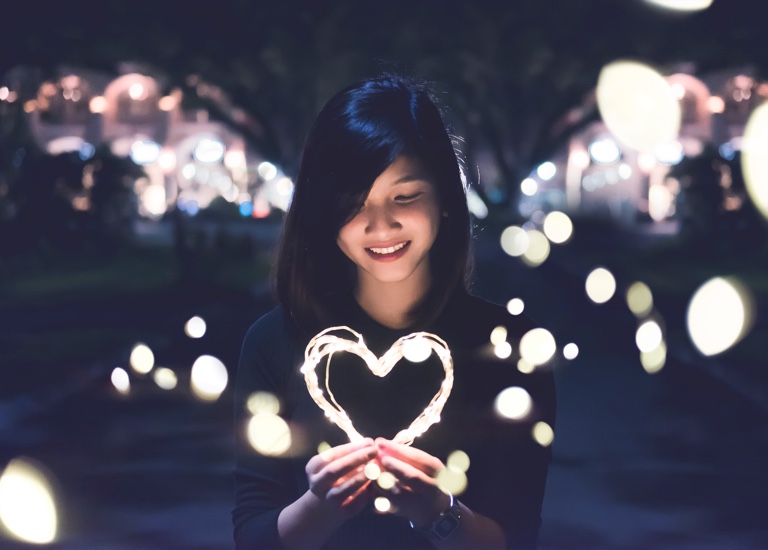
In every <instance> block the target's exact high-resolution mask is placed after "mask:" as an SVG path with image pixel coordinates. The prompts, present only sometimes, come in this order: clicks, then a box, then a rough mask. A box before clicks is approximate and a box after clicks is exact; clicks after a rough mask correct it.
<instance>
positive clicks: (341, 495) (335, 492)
mask: <svg viewBox="0 0 768 550" xmlns="http://www.w3.org/2000/svg"><path fill="white" fill-rule="evenodd" d="M370 482H371V480H370V479H368V478H367V477H365V475H364V474H356V475H354V476H351V477H350V478H349V479H348V480H347V481H345V482H344V483H341V484H339V485H337V486H335V487H332V488H331V489H330V490H329V491H328V493H326V498H327V499H328V500H336V501H341V502H345V501H347V500H348V499H349V498H350V497H354V496H357V495H358V494H359V493H362V492H364V491H365V489H366V486H367V485H368V484H369V483H370Z"/></svg>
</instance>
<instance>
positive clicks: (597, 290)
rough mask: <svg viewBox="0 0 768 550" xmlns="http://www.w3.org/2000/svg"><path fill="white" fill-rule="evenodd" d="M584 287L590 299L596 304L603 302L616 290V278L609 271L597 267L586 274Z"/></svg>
mask: <svg viewBox="0 0 768 550" xmlns="http://www.w3.org/2000/svg"><path fill="white" fill-rule="evenodd" d="M585 288H586V291H587V296H589V299H590V300H592V301H593V302H595V303H596V304H604V303H605V302H607V301H608V300H610V299H611V298H612V297H613V294H614V293H615V292H616V279H615V278H614V277H613V274H612V273H611V272H610V271H608V270H607V269H605V268H604V267H598V268H596V269H594V270H592V272H590V274H589V275H587V281H586V284H585Z"/></svg>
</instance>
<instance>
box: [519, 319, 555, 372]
mask: <svg viewBox="0 0 768 550" xmlns="http://www.w3.org/2000/svg"><path fill="white" fill-rule="evenodd" d="M556 351H557V344H556V343H555V337H554V336H552V333H551V332H549V331H548V330H547V329H545V328H540V327H539V328H534V329H531V330H529V331H528V332H526V333H525V334H524V335H523V337H522V338H521V339H520V356H521V357H522V358H523V359H525V361H526V362H527V363H530V364H531V365H533V366H534V367H538V366H539V365H543V364H544V363H546V362H547V361H549V360H550V359H551V358H552V356H553V355H554V354H555V352H556Z"/></svg>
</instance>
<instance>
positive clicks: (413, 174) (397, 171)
mask: <svg viewBox="0 0 768 550" xmlns="http://www.w3.org/2000/svg"><path fill="white" fill-rule="evenodd" d="M411 181H425V182H431V178H430V176H429V171H428V170H427V168H426V166H425V165H424V163H423V162H421V161H420V160H419V159H418V158H416V157H411V156H405V155H401V156H399V157H397V158H396V159H395V160H394V161H393V162H392V164H390V165H389V166H387V168H386V169H385V170H384V171H383V172H382V173H381V174H379V177H377V178H376V180H375V181H374V182H373V188H384V187H391V186H393V185H399V184H402V183H408V182H411ZM373 188H372V189H371V190H373Z"/></svg>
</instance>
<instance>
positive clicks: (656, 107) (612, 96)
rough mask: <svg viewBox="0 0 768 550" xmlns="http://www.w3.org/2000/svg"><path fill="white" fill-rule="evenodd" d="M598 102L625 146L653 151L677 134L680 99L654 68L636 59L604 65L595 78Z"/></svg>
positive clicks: (612, 130) (606, 121)
mask: <svg viewBox="0 0 768 550" xmlns="http://www.w3.org/2000/svg"><path fill="white" fill-rule="evenodd" d="M597 106H598V109H599V111H600V115H601V116H602V118H603V121H604V122H605V124H606V126H608V129H609V130H610V131H611V132H612V133H613V135H614V136H616V138H617V139H619V140H620V141H622V142H623V143H624V144H626V145H627V146H629V147H631V148H632V149H635V150H638V151H652V150H653V148H654V147H656V146H657V145H659V144H661V143H665V142H668V141H671V140H673V139H675V138H676V137H677V134H678V132H679V130H680V120H681V109H680V102H679V100H678V99H677V97H676V96H675V94H674V91H673V90H672V88H671V86H670V85H669V83H668V82H667V81H666V79H665V78H664V77H663V76H662V75H660V74H659V73H658V72H657V71H656V70H654V69H653V68H651V67H649V66H648V65H645V64H643V63H639V62H636V61H614V62H612V63H609V64H608V65H606V66H604V67H603V69H602V70H601V71H600V76H599V77H598V81H597Z"/></svg>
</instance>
